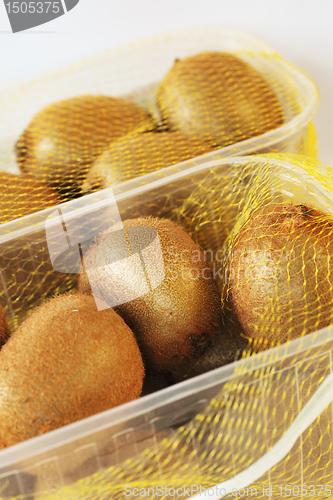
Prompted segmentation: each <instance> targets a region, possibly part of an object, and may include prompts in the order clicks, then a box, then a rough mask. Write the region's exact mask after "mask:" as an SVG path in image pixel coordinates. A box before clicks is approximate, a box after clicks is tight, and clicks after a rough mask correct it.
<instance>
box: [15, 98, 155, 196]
mask: <svg viewBox="0 0 333 500" xmlns="http://www.w3.org/2000/svg"><path fill="white" fill-rule="evenodd" d="M154 126H155V123H154V120H153V118H152V117H151V115H150V113H149V112H148V111H147V110H145V109H144V108H142V107H141V106H139V105H137V104H135V103H133V102H128V101H125V100H124V99H120V98H114V97H109V96H104V95H83V96H78V97H74V98H71V99H65V100H62V101H58V102H56V103H54V104H51V105H50V106H47V107H46V108H44V109H42V110H41V111H40V112H39V113H37V114H36V115H35V117H34V118H33V119H32V121H31V122H30V123H29V125H28V127H27V128H26V129H25V131H24V132H23V133H22V135H21V136H20V138H19V139H18V141H17V143H16V145H15V152H16V158H17V162H18V165H19V167H20V169H21V170H22V171H23V172H25V173H29V174H31V175H33V176H34V177H36V178H38V179H40V180H44V181H46V182H47V183H49V184H51V185H53V186H55V187H57V188H58V190H59V191H60V192H61V193H62V194H63V195H64V193H67V196H70V193H68V190H69V189H72V190H74V191H75V189H77V190H79V191H80V187H79V184H80V183H82V180H83V179H84V178H85V175H86V173H87V171H88V169H89V167H90V165H91V164H92V162H93V161H94V159H95V158H96V157H97V156H99V155H100V154H101V153H102V152H103V151H104V149H106V148H107V147H108V146H109V144H110V143H111V142H112V141H114V140H116V139H118V138H120V137H122V136H123V135H126V134H129V133H131V132H133V131H134V130H142V131H143V130H146V129H148V130H150V129H152V128H154ZM66 188H67V191H66ZM64 190H65V191H64ZM63 191H64V192H63Z"/></svg>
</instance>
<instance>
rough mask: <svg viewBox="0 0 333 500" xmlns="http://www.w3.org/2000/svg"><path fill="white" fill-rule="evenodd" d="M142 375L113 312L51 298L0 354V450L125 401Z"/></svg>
mask: <svg viewBox="0 0 333 500" xmlns="http://www.w3.org/2000/svg"><path fill="white" fill-rule="evenodd" d="M143 377H144V367H143V363H142V357H141V354H140V351H139V348H138V346H137V342H136V340H135V337H134V335H133V333H132V332H131V330H130V329H129V328H128V326H127V325H126V324H125V323H124V321H123V320H122V319H121V318H120V317H119V316H118V314H117V313H116V312H115V311H114V310H113V309H110V308H109V309H105V310H104V311H97V309H96V305H95V301H94V298H93V297H89V296H88V295H83V294H74V295H70V294H66V295H62V296H58V297H55V298H53V299H51V300H49V301H48V302H45V303H44V304H42V305H41V306H40V307H38V308H37V309H35V310H34V311H33V312H32V313H31V314H30V315H29V316H28V317H27V319H26V320H25V321H24V322H23V323H22V324H21V325H20V327H19V328H18V329H17V330H16V331H15V332H14V333H13V334H12V336H11V337H10V339H9V340H8V342H7V343H6V344H5V346H4V347H3V348H2V350H1V351H0V395H1V409H0V415H1V427H0V448H5V447H8V446H11V445H13V444H15V443H18V442H21V441H24V440H26V439H29V438H32V437H34V436H37V435H39V434H43V433H45V432H48V431H51V430H53V429H56V428H58V427H61V426H63V425H66V424H69V423H71V422H75V421H77V420H79V419H83V418H85V417H88V416H90V415H94V414H96V413H98V412H102V411H104V410H107V409H109V408H112V407H114V406H117V405H120V404H123V403H126V402H128V401H131V400H133V399H135V398H137V397H139V396H140V393H141V389H142V383H143Z"/></svg>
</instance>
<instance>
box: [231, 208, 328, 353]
mask: <svg viewBox="0 0 333 500" xmlns="http://www.w3.org/2000/svg"><path fill="white" fill-rule="evenodd" d="M332 256H333V219H332V218H330V217H329V216H328V215H327V214H325V213H323V212H321V211H320V210H317V209H312V208H311V207H309V206H305V205H292V204H273V205H268V206H266V207H265V208H263V209H260V210H257V211H256V212H255V213H254V215H253V216H252V217H251V218H250V219H249V220H248V221H247V222H246V224H245V225H244V226H243V228H242V229H241V230H240V232H239V233H238V235H237V237H236V240H235V246H234V248H233V251H232V255H231V261H230V267H229V280H228V284H229V298H228V300H229V302H230V304H231V307H232V308H233V310H234V312H235V314H236V316H237V318H238V320H239V323H240V324H241V327H242V328H243V331H244V334H245V335H246V336H247V337H248V338H249V339H251V340H252V343H253V345H254V348H255V349H257V350H260V349H265V348H267V347H270V346H273V345H276V344H281V343H283V342H286V341H287V340H292V339H295V338H297V337H300V336H301V335H305V334H307V333H311V332H314V331H316V330H318V329H320V328H323V327H325V326H328V325H329V324H331V323H333V307H332V305H333V286H332V281H333V272H332V269H331V265H330V259H332Z"/></svg>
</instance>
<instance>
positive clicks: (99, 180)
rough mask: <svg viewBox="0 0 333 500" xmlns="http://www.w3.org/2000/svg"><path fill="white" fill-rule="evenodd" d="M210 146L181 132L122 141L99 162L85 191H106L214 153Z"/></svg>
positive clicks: (102, 155) (90, 175)
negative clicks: (133, 179)
mask: <svg viewBox="0 0 333 500" xmlns="http://www.w3.org/2000/svg"><path fill="white" fill-rule="evenodd" d="M212 149H213V148H212V147H210V146H209V145H208V144H207V143H205V142H202V141H200V140H199V139H197V138H194V137H192V138H191V137H186V136H184V135H182V134H180V133H179V132H163V133H162V132H161V133H156V132H147V133H145V134H132V135H130V136H126V137H123V138H121V139H119V140H118V141H116V142H115V143H113V144H111V145H110V147H109V148H108V149H107V150H105V151H104V153H102V154H101V156H99V157H98V158H97V160H96V161H95V162H94V164H93V165H92V167H91V169H90V170H89V172H88V174H87V177H86V179H85V181H84V183H83V191H84V192H87V191H91V190H94V189H97V188H101V189H103V188H106V187H109V186H111V185H112V184H116V183H121V182H125V181H127V180H129V179H132V178H134V177H140V176H141V175H145V174H149V173H152V172H155V171H157V170H160V169H161V168H165V167H169V166H171V165H174V164H175V163H179V162H182V161H185V160H188V159H190V158H194V157H196V156H200V155H203V154H205V153H207V152H209V151H212Z"/></svg>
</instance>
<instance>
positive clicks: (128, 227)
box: [78, 217, 221, 381]
mask: <svg viewBox="0 0 333 500" xmlns="http://www.w3.org/2000/svg"><path fill="white" fill-rule="evenodd" d="M123 226H124V231H125V233H126V240H127V242H130V245H129V247H130V249H132V248H135V246H136V247H137V248H138V246H140V247H141V248H148V245H149V243H150V241H149V236H150V235H149V231H144V229H145V228H147V229H150V230H151V229H154V230H155V231H156V232H157V234H158V237H159V242H160V246H161V250H162V255H163V260H164V279H163V280H162V281H159V283H160V284H159V285H158V286H156V287H155V288H153V289H152V287H151V286H150V285H151V283H152V282H154V280H155V282H156V280H158V278H159V277H160V269H159V268H158V266H157V260H158V259H161V256H159V255H158V250H157V248H156V247H154V249H153V250H152V254H151V256H150V257H149V259H148V260H149V262H148V263H147V260H146V261H145V263H146V267H145V273H146V275H148V277H149V279H150V281H149V279H148V281H149V283H150V285H149V286H150V289H149V290H148V292H146V293H145V294H142V295H141V296H138V295H135V298H134V300H127V301H126V302H125V300H124V303H122V304H120V305H117V306H116V307H115V310H116V311H117V313H118V314H120V316H122V318H124V320H125V322H126V323H127V324H128V326H129V327H130V328H131V330H133V332H134V333H135V335H136V338H137V340H138V344H139V347H140V349H141V352H142V354H143V358H144V361H145V363H146V366H147V368H148V369H149V370H151V371H153V372H154V371H155V372H156V373H157V372H162V373H163V374H165V375H167V376H170V375H171V376H172V377H174V381H179V380H182V379H183V376H182V375H181V376H179V377H178V376H177V372H178V370H179V366H180V365H182V366H183V371H184V373H185V372H186V367H189V366H190V365H191V364H192V363H193V362H194V361H195V360H197V359H199V358H200V356H201V355H202V353H203V352H204V351H205V349H207V348H208V347H209V346H210V345H211V343H212V341H213V339H214V337H215V336H217V335H220V334H221V330H220V328H221V298H220V293H219V290H218V287H217V285H216V283H215V281H214V278H213V275H212V273H211V271H210V269H209V267H208V266H207V264H206V262H205V257H204V254H203V252H202V250H201V248H200V247H199V245H197V244H196V243H194V241H193V240H192V238H191V237H190V236H189V235H188V234H187V233H186V232H185V231H184V229H182V228H181V227H180V226H178V225H176V224H174V223H173V222H171V221H170V220H167V219H158V218H154V217H146V218H143V217H142V218H137V219H133V220H126V221H124V222H123ZM138 228H140V230H138ZM117 232H118V231H117ZM112 238H114V234H113V235H112V233H110V232H109V231H106V232H104V233H102V234H101V235H100V236H98V237H97V239H96V241H95V242H94V243H93V244H92V246H91V247H90V248H89V249H88V250H87V252H86V254H85V256H84V265H85V268H86V269H87V268H89V269H90V271H89V273H88V274H89V280H88V276H87V274H85V273H82V274H81V275H79V280H78V290H79V291H80V292H83V293H91V288H92V289H93V290H94V295H95V297H96V296H97V297H98V298H100V299H102V300H103V301H104V302H106V303H108V304H109V305H111V304H113V300H114V296H115V293H116V291H115V288H120V289H122V288H124V289H129V290H131V291H134V293H136V292H137V290H138V289H139V288H142V283H141V282H140V278H139V274H138V273H137V271H136V270H135V269H134V268H133V269H129V263H128V259H125V258H123V259H122V260H118V261H117V262H114V263H113V264H111V265H105V257H106V256H107V258H110V255H111V254H112V253H114V254H116V253H117V252H120V249H119V248H115V247H114V244H113V243H112ZM140 238H141V241H140V242H139V239H140ZM145 238H147V241H146V243H145V241H144V239H145ZM131 255H133V256H134V253H133V254H131ZM126 275H127V276H126ZM142 281H143V280H142ZM115 283H116V284H117V285H118V286H117V287H115ZM90 285H91V288H90ZM125 295H126V294H125Z"/></svg>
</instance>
